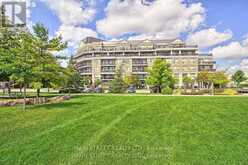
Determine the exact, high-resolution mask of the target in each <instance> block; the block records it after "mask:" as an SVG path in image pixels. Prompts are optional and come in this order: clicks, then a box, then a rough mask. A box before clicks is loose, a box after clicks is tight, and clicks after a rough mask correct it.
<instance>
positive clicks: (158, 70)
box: [146, 59, 175, 93]
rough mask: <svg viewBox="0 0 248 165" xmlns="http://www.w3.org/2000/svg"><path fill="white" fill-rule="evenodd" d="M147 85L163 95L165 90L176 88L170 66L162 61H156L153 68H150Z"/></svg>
mask: <svg viewBox="0 0 248 165" xmlns="http://www.w3.org/2000/svg"><path fill="white" fill-rule="evenodd" d="M148 75H149V76H148V77H147V79H146V83H147V84H148V85H150V86H151V87H153V88H155V92H158V93H161V91H162V89H163V88H166V87H170V88H173V87H174V83H175V79H174V78H173V76H172V70H171V68H170V65H169V64H168V63H167V62H166V61H165V60H162V59H156V60H155V61H154V63H153V65H152V67H151V68H148Z"/></svg>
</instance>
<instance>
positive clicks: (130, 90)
mask: <svg viewBox="0 0 248 165" xmlns="http://www.w3.org/2000/svg"><path fill="white" fill-rule="evenodd" d="M127 92H128V93H136V87H135V86H129V87H128V88H127Z"/></svg>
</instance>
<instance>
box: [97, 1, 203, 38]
mask: <svg viewBox="0 0 248 165" xmlns="http://www.w3.org/2000/svg"><path fill="white" fill-rule="evenodd" d="M105 12H106V18H104V19H102V20H99V21H97V23H96V24H97V30H98V32H100V33H102V34H104V35H106V36H111V37H118V36H121V35H124V34H127V33H140V34H145V35H148V36H156V34H158V33H160V34H163V35H164V36H166V38H175V37H178V36H179V35H180V33H182V32H187V31H191V30H194V29H196V28H197V27H199V25H200V24H201V23H202V22H203V21H204V19H205V9H204V8H203V7H202V5H201V3H193V4H191V5H188V6H187V5H186V4H185V3H183V1H182V0H157V1H154V2H152V3H151V4H150V5H144V4H142V3H141V1H140V0H125V1H122V2H121V1H120V0H110V2H109V3H108V5H107V8H106V9H105Z"/></svg>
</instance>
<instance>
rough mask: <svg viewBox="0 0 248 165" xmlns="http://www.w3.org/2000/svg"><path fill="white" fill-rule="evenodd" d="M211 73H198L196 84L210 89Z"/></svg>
mask: <svg viewBox="0 0 248 165" xmlns="http://www.w3.org/2000/svg"><path fill="white" fill-rule="evenodd" d="M212 75H213V74H212V73H210V72H199V73H198V76H197V81H198V83H202V84H203V85H204V86H205V87H207V88H208V89H210V88H211V87H212V86H213V81H212Z"/></svg>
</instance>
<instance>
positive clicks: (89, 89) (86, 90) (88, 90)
mask: <svg viewBox="0 0 248 165" xmlns="http://www.w3.org/2000/svg"><path fill="white" fill-rule="evenodd" d="M82 93H94V89H93V88H85V89H84V90H83V91H82Z"/></svg>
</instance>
